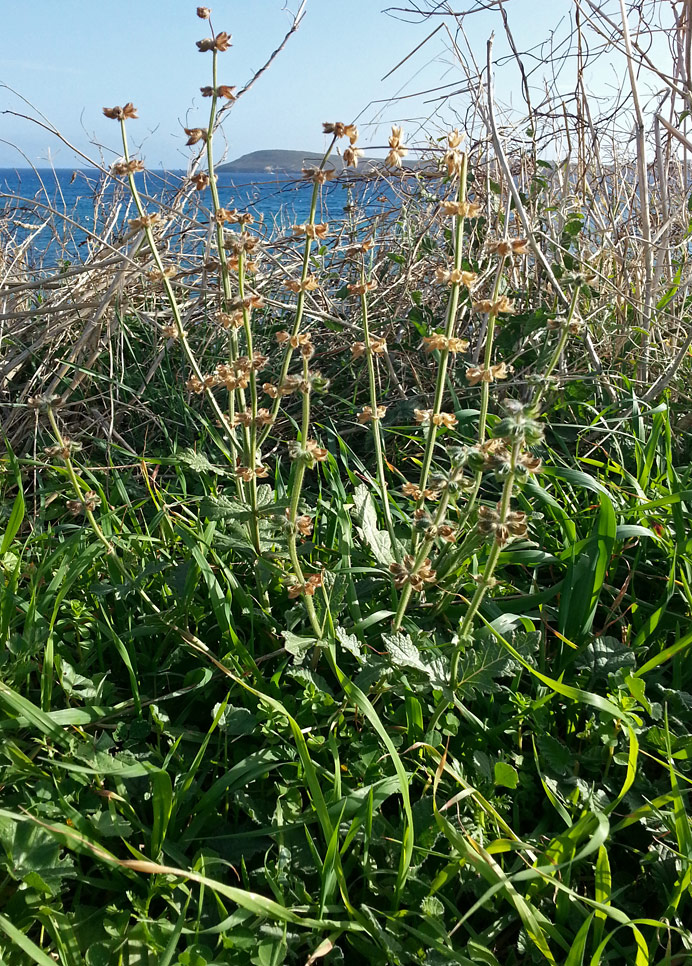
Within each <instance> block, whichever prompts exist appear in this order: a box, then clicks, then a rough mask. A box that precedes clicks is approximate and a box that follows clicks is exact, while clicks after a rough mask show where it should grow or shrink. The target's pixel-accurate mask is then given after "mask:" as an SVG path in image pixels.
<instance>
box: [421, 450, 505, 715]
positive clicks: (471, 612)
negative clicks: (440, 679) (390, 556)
mask: <svg viewBox="0 0 692 966" xmlns="http://www.w3.org/2000/svg"><path fill="white" fill-rule="evenodd" d="M522 442H523V439H522V437H521V436H518V437H517V438H516V439H515V440H514V442H513V444H512V450H511V457H510V470H509V473H508V474H507V477H506V479H505V482H504V486H503V488H502V496H501V498H500V508H499V510H498V517H499V524H498V525H499V526H502V525H504V523H505V521H506V520H507V517H508V515H509V508H510V504H511V500H512V491H513V489H514V481H515V479H516V468H517V460H518V458H519V453H520V451H521V447H522ZM503 546H504V544H502V543H499V542H498V541H497V539H496V540H494V541H493V545H492V547H491V548H490V553H489V554H488V558H487V560H486V562H485V566H484V568H483V574H482V576H481V578H480V580H479V582H478V586H477V588H476V592H475V593H474V595H473V597H472V598H471V603H470V604H469V606H468V610H467V611H466V614H465V615H464V619H463V621H462V622H461V627H460V628H459V634H458V637H459V644H458V645H457V646H456V647H455V648H454V651H453V653H452V662H451V666H450V673H449V690H450V693H451V695H452V701H451V702H450V701H449V700H447V699H445V698H443V699H442V701H441V702H440V704H439V705H438V706H437V708H436V710H435V713H434V714H433V717H432V720H431V722H430V724H429V726H428V731H432V730H433V729H434V728H435V726H436V725H437V723H438V721H439V720H440V718H441V717H442V715H443V714H444V713H445V711H447V709H448V708H449V707H451V706H452V704H453V699H454V692H455V691H456V689H457V684H458V677H459V661H460V659H461V654H462V651H463V650H464V647H465V646H466V645H467V643H468V639H469V635H470V633H471V630H472V628H473V623H474V621H475V619H476V614H477V613H478V611H479V609H480V606H481V604H482V603H483V599H484V597H485V595H486V593H487V592H488V589H489V588H490V587H491V586H492V581H493V574H494V573H495V568H496V567H497V563H498V560H499V559H500V554H501V553H502V550H503Z"/></svg>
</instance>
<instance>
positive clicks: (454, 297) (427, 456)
mask: <svg viewBox="0 0 692 966" xmlns="http://www.w3.org/2000/svg"><path fill="white" fill-rule="evenodd" d="M467 174H468V155H467V154H466V153H465V152H464V155H463V160H462V166H461V172H460V174H459V190H458V191H457V199H456V200H457V201H458V202H465V201H466V179H467ZM465 220H466V219H465V218H464V217H460V216H457V217H455V219H454V270H455V271H461V264H462V248H463V243H464V224H465ZM460 290H461V282H453V283H452V285H451V287H450V293H449V301H448V303H447V317H446V320H445V332H444V334H445V338H446V339H450V338H452V337H453V336H454V329H455V326H456V322H457V312H458V309H459V294H460ZM448 361H449V349H448V348H445V349H442V350H441V351H440V362H439V367H438V370H437V381H436V383H435V397H434V401H433V407H432V414H433V416H437V415H438V414H439V413H440V411H441V410H442V399H443V397H444V391H445V384H446V380H447V366H448ZM436 438H437V426H436V425H435V422H434V420H433V419H432V418H431V419H430V427H429V429H428V437H427V439H426V441H425V452H424V455H423V465H422V468H421V474H420V480H419V482H418V487H419V489H420V491H421V494H422V492H423V490H425V489H426V487H427V485H428V475H429V473H430V467H431V466H432V458H433V452H434V450H435V440H436ZM421 499H422V496H421Z"/></svg>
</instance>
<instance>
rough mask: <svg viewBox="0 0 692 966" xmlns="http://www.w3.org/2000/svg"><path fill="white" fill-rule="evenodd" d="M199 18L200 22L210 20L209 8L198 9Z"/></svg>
mask: <svg viewBox="0 0 692 966" xmlns="http://www.w3.org/2000/svg"><path fill="white" fill-rule="evenodd" d="M197 16H198V17H199V19H200V20H208V19H209V18H210V17H211V10H210V9H209V7H197Z"/></svg>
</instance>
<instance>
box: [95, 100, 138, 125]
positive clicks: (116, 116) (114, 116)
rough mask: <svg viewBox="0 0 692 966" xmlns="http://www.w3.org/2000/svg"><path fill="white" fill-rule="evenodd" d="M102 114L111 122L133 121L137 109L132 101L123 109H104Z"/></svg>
mask: <svg viewBox="0 0 692 966" xmlns="http://www.w3.org/2000/svg"><path fill="white" fill-rule="evenodd" d="M103 113H104V114H105V115H106V117H109V118H111V120H113V121H125V120H135V119H136V118H137V108H136V107H135V106H134V104H133V103H132V101H128V103H127V104H126V105H125V107H104V109H103Z"/></svg>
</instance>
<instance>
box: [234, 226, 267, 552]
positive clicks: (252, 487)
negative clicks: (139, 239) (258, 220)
mask: <svg viewBox="0 0 692 966" xmlns="http://www.w3.org/2000/svg"><path fill="white" fill-rule="evenodd" d="M244 234H245V229H244V227H243V231H242V232H241V237H243V235H244ZM238 292H239V295H240V298H241V301H242V303H243V309H242V311H243V329H244V332H245V341H246V351H247V357H248V359H249V360H250V411H251V413H252V422H251V423H250V426H249V427H248V428H247V429H246V430H245V434H244V436H245V451H246V452H245V464H246V466H248V467H249V468H250V469H251V470H252V471H253V473H252V479H251V480H250V482H249V487H248V488H249V491H250V500H249V503H250V510H251V517H250V520H251V529H252V541H253V543H254V545H255V549H256V551H257V553H258V554H259V553H260V552H261V547H260V535H259V517H258V508H259V504H258V500H257V477H256V476H255V472H254V471H255V465H256V463H257V373H256V372H255V366H254V346H253V339H252V326H251V324H250V311H249V309H248V308H247V306H246V305H245V252H244V251H240V252H239V253H238ZM241 402H242V403H243V404H245V393H243V394H242V398H241Z"/></svg>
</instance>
